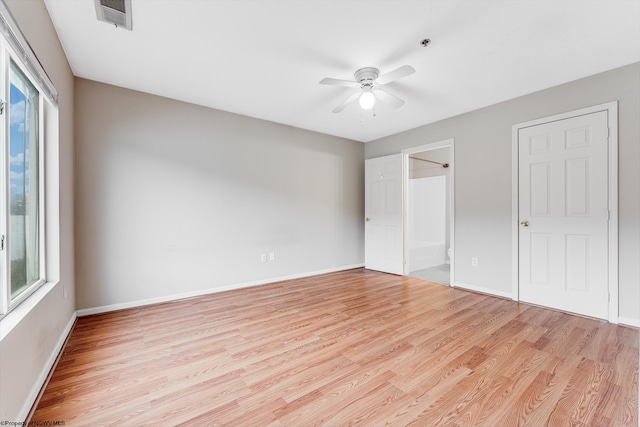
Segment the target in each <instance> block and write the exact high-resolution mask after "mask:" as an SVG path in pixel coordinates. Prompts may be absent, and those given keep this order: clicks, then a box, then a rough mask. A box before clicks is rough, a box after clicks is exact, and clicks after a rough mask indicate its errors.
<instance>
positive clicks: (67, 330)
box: [18, 312, 76, 420]
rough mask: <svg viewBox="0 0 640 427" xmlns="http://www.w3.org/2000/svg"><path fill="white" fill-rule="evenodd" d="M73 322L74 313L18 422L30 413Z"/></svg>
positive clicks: (34, 386) (32, 390)
mask: <svg viewBox="0 0 640 427" xmlns="http://www.w3.org/2000/svg"><path fill="white" fill-rule="evenodd" d="M75 321H76V313H75V312H74V313H73V315H72V316H71V319H69V322H68V323H67V326H65V328H64V330H63V331H62V334H60V337H59V338H58V342H57V343H56V346H55V347H54V348H53V350H52V351H51V354H50V355H49V358H48V359H47V362H46V363H45V365H44V366H43V367H42V371H41V372H40V375H39V376H38V380H37V381H36V382H35V384H34V385H33V388H32V389H31V393H29V396H28V398H27V401H26V402H25V403H24V406H23V407H22V410H20V414H19V416H18V419H19V420H26V419H27V416H28V415H29V412H30V411H31V407H32V406H33V403H34V402H35V401H36V399H37V398H38V394H39V393H40V390H41V389H42V386H43V385H44V382H45V381H46V380H47V377H48V376H49V372H51V368H53V364H54V363H56V359H57V358H58V355H59V354H60V352H61V351H62V346H63V345H64V342H65V341H66V340H67V337H68V336H69V334H70V333H71V328H72V327H73V323H74V322H75Z"/></svg>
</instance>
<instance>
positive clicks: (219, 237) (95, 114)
mask: <svg viewBox="0 0 640 427" xmlns="http://www.w3.org/2000/svg"><path fill="white" fill-rule="evenodd" d="M75 89H76V141H77V143H76V148H77V149H76V174H77V175H76V177H77V186H76V189H77V193H76V245H77V252H76V275H77V300H78V309H91V308H96V307H104V306H114V305H115V306H118V305H123V304H124V305H126V304H129V303H132V302H136V301H142V300H148V299H154V298H163V297H168V296H174V295H181V294H185V293H190V292H199V291H204V290H209V289H222V288H225V287H229V286H233V285H237V284H243V283H252V282H255V281H265V280H270V279H273V278H279V277H285V276H291V275H298V274H305V273H311V272H316V271H323V270H329V269H338V268H343V267H346V266H354V265H361V264H362V263H363V260H364V252H363V251H364V247H363V240H364V228H363V221H362V219H363V216H364V212H363V197H364V146H363V144H361V143H359V142H355V141H350V140H345V139H340V138H336V137H332V136H328V135H323V134H318V133H314V132H310V131H305V130H301V129H297V128H293V127H289V126H284V125H279V124H275V123H271V122H266V121H262V120H256V119H252V118H248V117H244V116H240V115H236V114H231V113H226V112H222V111H218V110H213V109H209V108H204V107H200V106H196V105H191V104H187V103H183V102H178V101H175V100H170V99H167V98H161V97H158V96H152V95H148V94H144V93H140V92H134V91H131V90H128V89H123V88H118V87H113V86H108V85H105V84H101V83H97V82H93V81H89V80H84V79H76V88H75ZM271 251H273V252H275V257H276V259H275V261H271V262H266V263H262V262H261V261H260V254H261V253H268V252H271Z"/></svg>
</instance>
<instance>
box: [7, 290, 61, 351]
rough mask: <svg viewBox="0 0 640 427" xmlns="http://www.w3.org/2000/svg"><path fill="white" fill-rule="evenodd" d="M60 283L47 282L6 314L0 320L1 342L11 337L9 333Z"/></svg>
mask: <svg viewBox="0 0 640 427" xmlns="http://www.w3.org/2000/svg"><path fill="white" fill-rule="evenodd" d="M58 283H59V282H47V283H45V284H44V285H42V286H40V288H38V289H37V290H36V291H35V292H34V293H33V294H31V295H30V296H29V297H28V298H27V299H25V300H24V301H22V302H21V303H20V304H19V305H18V306H17V307H15V308H14V309H13V310H11V311H10V312H9V313H7V314H5V315H4V317H2V318H0V342H2V341H3V340H4V338H5V337H6V336H7V335H9V333H10V332H11V331H12V330H13V328H15V327H16V326H17V325H18V324H20V322H22V320H23V319H24V318H25V317H27V316H28V315H29V313H31V311H32V310H33V309H34V308H35V307H36V306H37V305H38V304H39V303H40V301H42V300H43V299H44V298H45V297H46V296H47V295H48V294H49V292H51V290H52V289H53V288H54V287H55V286H56V285H57V284H58Z"/></svg>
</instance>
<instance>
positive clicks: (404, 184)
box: [402, 138, 456, 287]
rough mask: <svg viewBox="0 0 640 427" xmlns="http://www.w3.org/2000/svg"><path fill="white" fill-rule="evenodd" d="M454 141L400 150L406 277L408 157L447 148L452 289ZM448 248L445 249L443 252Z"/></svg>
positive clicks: (451, 281)
mask: <svg viewBox="0 0 640 427" xmlns="http://www.w3.org/2000/svg"><path fill="white" fill-rule="evenodd" d="M454 144H455V139H454V138H449V139H444V140H441V141H435V142H430V143H428V144H424V145H420V146H418V147H411V148H406V149H404V150H402V225H403V227H402V229H403V231H402V233H403V238H402V240H403V262H404V264H403V275H405V276H407V275H408V274H409V271H408V256H409V248H408V245H409V235H408V230H409V224H408V218H407V215H408V211H409V199H408V194H409V167H408V165H409V156H410V155H411V154H415V153H421V152H423V151H431V150H436V149H438V148H446V147H449V181H450V182H449V247H450V248H451V256H450V264H449V286H451V287H453V285H454V282H455V281H454V278H455V261H454V259H455V253H456V250H455V239H454V237H455V233H454V230H455V224H454V218H455V197H454V195H455V192H454V189H455V163H456V162H455V156H454V153H455V149H454ZM447 249H448V248H445V251H446V250H447Z"/></svg>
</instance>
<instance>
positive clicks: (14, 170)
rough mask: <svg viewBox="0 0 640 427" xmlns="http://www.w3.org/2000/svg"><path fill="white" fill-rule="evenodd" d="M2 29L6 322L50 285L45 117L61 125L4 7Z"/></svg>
mask: <svg viewBox="0 0 640 427" xmlns="http://www.w3.org/2000/svg"><path fill="white" fill-rule="evenodd" d="M0 24H4V25H0V317H2V316H4V315H5V314H7V313H8V312H9V311H11V310H12V309H13V308H15V307H16V306H18V304H20V303H21V302H22V301H24V300H25V299H26V298H28V297H29V295H31V294H32V293H33V292H35V291H36V290H37V289H38V288H39V287H40V286H41V285H42V284H44V283H45V282H46V277H45V272H46V269H45V267H46V259H45V243H46V242H45V237H46V234H45V229H44V227H45V215H44V213H45V188H46V183H45V182H44V178H45V164H46V159H45V157H44V156H45V152H46V150H45V148H46V144H47V141H46V140H45V136H47V137H50V136H51V133H52V132H48V131H47V129H45V119H46V117H45V116H46V115H51V116H54V117H53V118H54V119H55V120H56V121H57V109H56V108H55V104H57V95H56V93H55V89H54V88H53V85H52V84H51V82H50V81H49V79H48V77H47V76H46V74H45V73H44V70H42V67H41V66H40V64H39V63H38V62H37V60H36V59H35V55H33V52H31V50H30V48H29V46H28V44H27V43H26V41H25V40H24V38H23V36H22V34H21V33H19V30H17V27H16V26H15V23H14V22H13V19H12V18H11V16H10V15H9V14H8V12H7V10H6V8H5V6H4V3H2V2H0ZM34 76H35V77H34ZM55 138H57V135H56V136H55ZM56 146H57V145H56Z"/></svg>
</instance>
